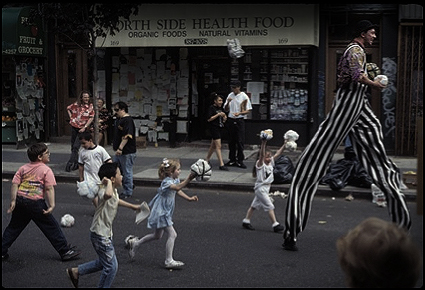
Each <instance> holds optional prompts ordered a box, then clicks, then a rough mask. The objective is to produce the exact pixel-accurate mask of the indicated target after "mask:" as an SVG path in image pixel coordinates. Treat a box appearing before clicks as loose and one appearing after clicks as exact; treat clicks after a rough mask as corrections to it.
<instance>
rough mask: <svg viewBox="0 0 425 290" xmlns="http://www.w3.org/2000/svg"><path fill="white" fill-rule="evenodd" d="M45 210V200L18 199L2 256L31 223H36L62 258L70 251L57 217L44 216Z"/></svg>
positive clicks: (4, 237) (3, 240) (4, 233)
mask: <svg viewBox="0 0 425 290" xmlns="http://www.w3.org/2000/svg"><path fill="white" fill-rule="evenodd" d="M43 209H44V210H46V209H47V204H46V201H45V200H44V199H39V200H31V199H28V198H24V197H21V196H17V197H16V205H15V209H14V210H13V211H12V218H11V220H10V223H9V225H8V226H7V227H6V229H5V230H4V232H3V238H2V247H1V253H2V255H5V254H6V253H7V251H8V250H9V247H10V246H11V245H12V244H13V242H14V241H15V240H16V239H17V238H18V237H19V235H20V234H21V232H22V231H23V230H24V229H25V228H26V226H27V225H28V224H29V222H30V221H34V223H35V224H36V225H37V227H38V228H39V229H40V230H41V231H42V232H43V234H44V235H45V236H46V238H47V239H48V240H49V242H50V243H51V244H52V246H53V247H54V248H55V250H56V251H57V252H58V253H59V255H60V256H63V255H64V254H65V253H66V252H67V251H68V250H69V249H70V248H69V245H68V242H67V241H66V238H65V236H64V234H63V232H62V229H61V228H60V225H59V223H58V222H57V220H56V219H55V217H54V216H53V215H52V214H48V215H45V214H43Z"/></svg>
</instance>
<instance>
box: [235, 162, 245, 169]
mask: <svg viewBox="0 0 425 290" xmlns="http://www.w3.org/2000/svg"><path fill="white" fill-rule="evenodd" d="M236 166H237V167H239V168H243V169H246V165H245V164H243V162H240V163H239V162H236Z"/></svg>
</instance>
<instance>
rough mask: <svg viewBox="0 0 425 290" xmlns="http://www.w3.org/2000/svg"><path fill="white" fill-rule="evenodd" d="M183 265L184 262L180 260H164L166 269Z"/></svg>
mask: <svg viewBox="0 0 425 290" xmlns="http://www.w3.org/2000/svg"><path fill="white" fill-rule="evenodd" d="M183 266H184V263H183V262H181V261H174V260H172V261H171V262H168V263H167V262H165V268H167V269H178V268H181V267H183Z"/></svg>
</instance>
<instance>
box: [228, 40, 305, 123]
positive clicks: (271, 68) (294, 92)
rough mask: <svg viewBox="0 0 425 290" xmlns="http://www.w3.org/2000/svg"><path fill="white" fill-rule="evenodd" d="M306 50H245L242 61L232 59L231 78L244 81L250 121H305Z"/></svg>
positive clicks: (302, 48) (296, 48) (289, 48)
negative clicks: (248, 97) (249, 106)
mask: <svg viewBox="0 0 425 290" xmlns="http://www.w3.org/2000/svg"><path fill="white" fill-rule="evenodd" d="M309 59H310V53H309V48H308V47H288V48H284V49H282V48H276V49H273V48H272V49H254V48H253V49H246V54H245V56H244V57H243V58H241V60H238V59H234V60H233V62H232V65H231V79H240V80H242V81H243V85H244V88H243V90H244V91H246V92H247V93H248V95H249V96H250V97H251V103H252V105H253V110H252V113H251V116H250V119H252V120H280V121H301V122H305V121H307V120H308V111H309V110H308V102H309V83H310V78H309Z"/></svg>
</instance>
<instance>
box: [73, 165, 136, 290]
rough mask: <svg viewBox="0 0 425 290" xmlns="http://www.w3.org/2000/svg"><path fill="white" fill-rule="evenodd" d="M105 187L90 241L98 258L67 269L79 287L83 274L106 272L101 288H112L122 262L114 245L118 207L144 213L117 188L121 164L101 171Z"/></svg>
mask: <svg viewBox="0 0 425 290" xmlns="http://www.w3.org/2000/svg"><path fill="white" fill-rule="evenodd" d="M99 178H100V179H101V180H102V185H103V186H100V188H99V192H98V196H99V204H98V206H97V207H96V212H95V214H94V217H93V221H92V224H91V227H90V240H91V242H92V244H93V248H94V249H95V251H96V253H97V255H98V256H99V257H98V258H97V259H96V260H93V261H90V262H87V263H84V264H81V265H78V266H77V267H74V268H68V269H66V273H67V274H68V277H69V279H71V282H72V285H73V286H74V287H75V288H78V279H79V276H81V275H86V274H91V273H94V272H98V271H102V273H101V274H100V280H99V284H98V287H99V288H109V287H111V285H112V282H113V281H114V278H115V275H116V273H117V270H118V261H117V257H116V255H115V249H114V245H113V243H112V223H113V222H114V219H115V217H116V215H117V210H118V206H124V207H127V208H130V209H132V210H136V211H140V209H141V206H140V205H135V204H131V203H129V202H126V201H124V200H122V199H120V198H119V195H118V191H117V188H118V187H120V186H121V185H122V175H121V171H120V169H119V167H118V163H116V162H112V163H105V164H103V165H102V166H101V167H100V168H99Z"/></svg>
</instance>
